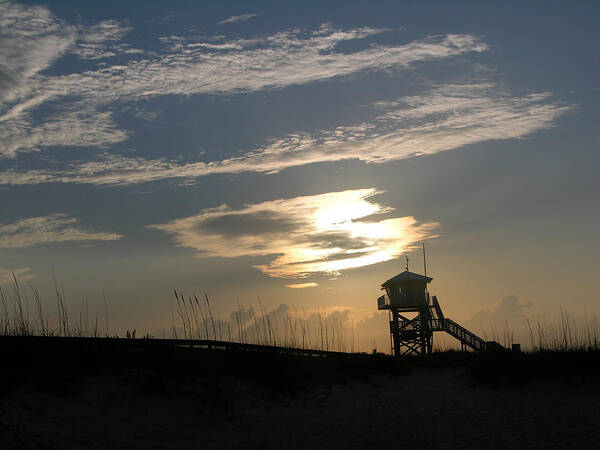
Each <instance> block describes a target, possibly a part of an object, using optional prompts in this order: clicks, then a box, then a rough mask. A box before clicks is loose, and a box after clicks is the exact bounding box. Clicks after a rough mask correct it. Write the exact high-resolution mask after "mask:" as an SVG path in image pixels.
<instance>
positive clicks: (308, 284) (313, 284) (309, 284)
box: [285, 283, 319, 289]
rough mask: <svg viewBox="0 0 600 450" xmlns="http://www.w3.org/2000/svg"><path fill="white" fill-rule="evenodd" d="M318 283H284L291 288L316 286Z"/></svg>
mask: <svg viewBox="0 0 600 450" xmlns="http://www.w3.org/2000/svg"><path fill="white" fill-rule="evenodd" d="M318 285H319V283H296V284H286V285H285V287H287V288H291V289H306V288H313V287H317V286H318Z"/></svg>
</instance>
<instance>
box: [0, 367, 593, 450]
mask: <svg viewBox="0 0 600 450" xmlns="http://www.w3.org/2000/svg"><path fill="white" fill-rule="evenodd" d="M0 402H1V403H0V449H5V450H9V449H20V448H24V449H179V448H181V449H213V448H214V449H229V448H232V449H263V448H264V449H271V448H274V449H279V448H281V449H300V448H306V449H309V448H310V449H320V448H340V449H387V448H390V449H391V448H394V449H403V448H439V449H455V448H456V449H459V448H460V449H469V448H473V449H496V448H497V449H513V448H514V449H524V448H539V449H549V448H561V449H578V450H580V449H592V448H593V449H597V448H600V384H599V383H597V382H595V381H590V380H588V381H586V380H585V379H583V378H581V377H579V378H578V377H571V378H558V379H557V378H555V379H553V380H543V379H541V380H534V381H531V382H529V383H526V384H523V385H512V384H509V383H507V384H504V385H503V386H500V387H490V386H482V385H474V384H473V380H472V378H470V377H468V376H466V375H465V369H464V368H458V369H457V368H442V369H427V368H416V369H414V370H413V371H412V373H411V374H409V375H407V376H390V375H372V376H370V377H369V378H368V380H366V381H356V380H355V381H350V382H348V383H345V384H336V385H333V386H323V385H320V386H316V387H314V388H311V389H308V390H305V391H301V392H296V393H292V394H290V393H285V394H283V393H277V392H275V391H274V390H272V389H271V388H269V387H267V386H265V385H264V384H260V383H258V382H256V381H252V380H239V379H235V378H232V377H228V378H226V379H221V380H218V382H216V383H215V382H211V383H206V382H198V383H177V382H172V381H168V382H164V381H162V380H159V379H156V378H155V376H154V375H152V374H150V373H146V372H143V371H128V372H124V373H118V374H112V375H111V374H104V375H96V376H90V377H86V378H85V379H83V380H81V381H80V382H79V383H78V385H77V388H75V389H69V388H66V389H64V392H61V391H60V390H59V391H58V392H52V391H49V390H47V389H38V388H36V387H34V386H26V387H22V388H20V389H17V390H15V391H13V392H8V393H5V394H3V397H2V398H1V399H0Z"/></svg>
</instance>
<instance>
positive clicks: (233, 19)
mask: <svg viewBox="0 0 600 450" xmlns="http://www.w3.org/2000/svg"><path fill="white" fill-rule="evenodd" d="M253 17H256V14H240V15H239V16H231V17H228V18H227V19H224V20H221V21H220V22H217V23H218V24H219V25H222V24H224V23H234V22H245V21H246V20H249V19H252V18H253Z"/></svg>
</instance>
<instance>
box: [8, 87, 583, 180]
mask: <svg viewBox="0 0 600 450" xmlns="http://www.w3.org/2000/svg"><path fill="white" fill-rule="evenodd" d="M372 107H373V108H374V110H375V113H374V117H373V119H372V120H370V121H367V122H362V123H358V124H354V125H344V126H338V127H336V128H332V129H327V130H322V131H321V132H319V133H315V134H312V135H311V134H295V135H289V136H285V137H282V138H280V139H276V140H273V141H272V142H271V143H270V144H269V145H267V146H265V147H262V148H257V149H253V150H250V151H248V152H246V153H245V154H243V155H241V156H236V157H232V158H228V159H223V160H220V161H211V162H191V163H185V164H181V163H179V162H176V161H166V160H147V159H143V158H125V157H120V156H104V157H102V158H101V159H98V160H95V161H90V162H86V163H82V164H78V165H71V166H67V167H65V168H63V169H55V170H32V171H26V172H19V171H16V170H7V171H5V172H4V173H2V181H3V182H4V184H13V185H18V184H37V183H44V182H74V183H90V184H98V185H102V184H133V183H143V182H150V181H156V180H161V179H168V178H186V179H193V178H196V177H201V176H206V175H211V174H223V173H241V172H266V173H275V172H278V171H280V170H283V169H286V168H289V167H295V166H301V165H306V164H314V163H322V162H333V161H341V160H358V161H363V162H365V163H370V164H378V163H379V164H380V163H386V162H389V161H395V160H401V159H406V158H411V157H415V156H419V155H430V154H435V153H438V152H442V151H449V150H454V149H458V148H460V147H463V146H465V145H468V144H475V143H479V142H484V141H488V140H493V139H515V138H522V137H525V136H527V135H529V134H531V133H534V132H536V131H539V130H543V129H547V128H551V127H552V126H554V123H555V121H556V120H557V119H558V118H559V117H561V116H563V115H564V114H566V113H567V112H569V111H572V110H573V109H574V107H573V106H572V105H567V104H563V103H560V102H557V101H552V99H551V95H550V94H549V93H536V94H528V95H524V96H520V97H519V96H513V95H510V94H508V93H504V92H498V90H497V88H496V86H495V85H493V84H485V83H481V84H468V85H457V84H451V85H442V86H438V87H436V88H434V89H431V90H429V91H428V92H425V93H422V94H421V95H415V96H408V97H401V98H397V99H393V100H389V101H386V102H384V103H381V102H379V103H377V104H374V105H372ZM104 130H105V131H102V129H98V130H96V133H105V135H106V136H109V135H110V131H109V129H108V125H106V128H105V129H104Z"/></svg>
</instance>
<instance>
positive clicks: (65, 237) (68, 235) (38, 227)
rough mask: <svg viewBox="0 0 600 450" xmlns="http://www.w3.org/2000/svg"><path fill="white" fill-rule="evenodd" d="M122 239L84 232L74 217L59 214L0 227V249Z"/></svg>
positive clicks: (118, 236) (112, 235) (89, 231)
mask: <svg viewBox="0 0 600 450" xmlns="http://www.w3.org/2000/svg"><path fill="white" fill-rule="evenodd" d="M122 237H123V236H122V235H120V234H116V233H103V232H99V231H93V230H86V229H84V228H82V227H80V226H79V222H78V220H77V219H75V218H74V217H70V216H68V215H66V214H60V213H58V214H51V215H48V216H42V217H30V218H27V219H21V220H19V221H17V222H14V223H12V224H8V225H0V248H20V247H30V246H32V245H37V244H49V243H56V242H74V241H115V240H118V239H121V238H122Z"/></svg>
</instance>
